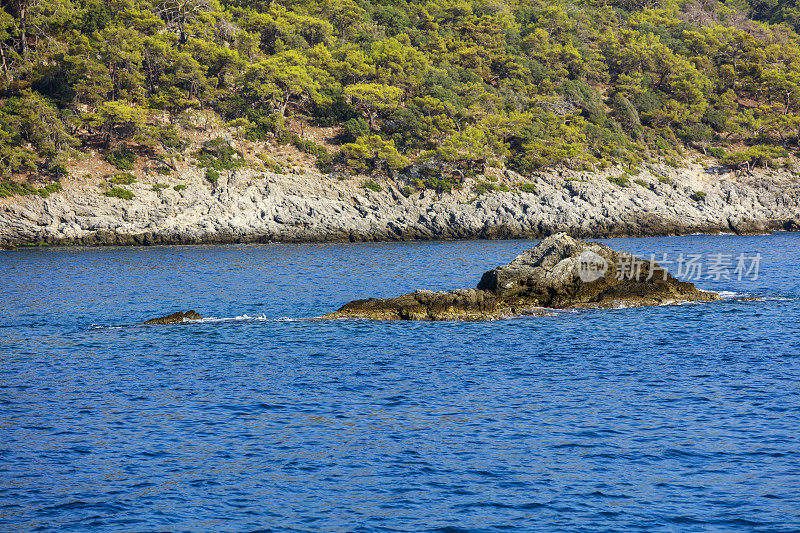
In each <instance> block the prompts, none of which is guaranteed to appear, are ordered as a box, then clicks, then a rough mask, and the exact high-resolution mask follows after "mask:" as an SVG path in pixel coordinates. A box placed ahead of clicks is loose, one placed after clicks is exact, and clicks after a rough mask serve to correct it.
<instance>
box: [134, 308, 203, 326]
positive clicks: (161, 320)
mask: <svg viewBox="0 0 800 533" xmlns="http://www.w3.org/2000/svg"><path fill="white" fill-rule="evenodd" d="M201 318H203V317H202V316H200V315H199V314H198V313H197V312H196V311H186V312H185V313H184V312H183V311H178V312H177V313H172V314H171V315H167V316H162V317H158V318H151V319H150V320H148V321H146V322H143V323H142V324H143V325H144V324H179V323H181V322H183V321H184V320H200V319H201Z"/></svg>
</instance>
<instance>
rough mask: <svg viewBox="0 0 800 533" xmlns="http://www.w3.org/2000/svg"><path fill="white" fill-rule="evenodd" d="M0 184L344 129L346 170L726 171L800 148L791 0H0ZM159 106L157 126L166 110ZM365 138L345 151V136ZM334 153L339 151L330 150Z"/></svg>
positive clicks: (799, 12)
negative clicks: (173, 152) (188, 149)
mask: <svg viewBox="0 0 800 533" xmlns="http://www.w3.org/2000/svg"><path fill="white" fill-rule="evenodd" d="M0 6H2V9H0V73H1V74H2V75H0V177H8V176H10V175H13V174H15V173H24V172H40V173H42V172H43V173H51V174H54V175H58V174H59V173H60V172H63V165H64V161H65V160H66V158H68V157H69V156H70V155H71V154H73V153H74V151H75V150H80V149H81V148H82V147H86V146H88V145H89V144H94V145H97V146H100V147H101V149H102V150H108V151H110V150H113V149H114V148H115V147H116V146H117V145H118V144H119V143H149V144H150V145H151V146H156V145H159V144H160V145H161V146H163V147H167V146H168V145H169V146H173V147H174V146H179V145H180V142H179V139H177V138H176V131H177V130H175V129H174V128H172V129H170V128H169V127H166V126H165V125H164V120H163V117H164V116H166V117H168V120H169V121H170V122H171V121H174V120H175V119H176V118H177V117H179V116H180V115H181V114H182V113H184V112H186V111H188V110H194V109H203V110H212V111H213V112H215V113H217V114H219V115H221V117H222V119H223V120H224V121H225V122H226V123H228V124H232V125H234V126H235V127H236V128H237V131H241V134H242V135H248V136H251V137H253V138H257V139H264V138H267V137H270V136H271V137H274V138H276V139H278V140H280V139H283V138H285V134H286V131H285V119H287V118H290V119H294V120H302V121H304V122H311V123H315V124H318V125H336V126H340V127H341V131H342V150H341V152H340V154H338V158H335V161H334V162H335V163H337V164H340V165H342V166H345V167H346V166H351V167H352V168H354V169H357V170H362V171H363V170H368V169H372V170H373V171H381V170H383V171H388V170H393V169H398V168H401V167H402V166H404V165H408V164H410V163H411V162H414V161H421V162H422V161H424V162H425V164H434V163H438V164H441V165H442V168H448V169H451V170H452V171H454V172H456V171H457V172H460V173H463V172H465V171H470V172H472V171H478V172H479V171H480V170H481V169H482V168H484V167H485V166H487V165H489V166H508V167H511V168H514V169H516V170H519V171H522V172H529V171H532V170H535V169H539V168H545V167H550V166H554V165H563V166H567V167H571V168H589V167H597V166H600V167H602V166H607V165H609V164H611V163H617V162H621V163H625V164H635V163H638V162H640V161H642V160H657V159H660V158H673V157H676V156H679V155H681V154H683V153H684V150H685V149H686V148H690V149H695V150H701V151H703V152H705V153H707V154H709V155H714V156H715V157H718V158H719V159H720V161H721V164H727V165H730V166H737V167H738V166H741V165H747V166H748V168H749V166H750V165H751V164H753V165H755V164H769V162H770V161H772V158H774V157H778V156H780V157H783V154H789V153H793V152H796V151H797V150H798V149H799V148H800V36H799V35H798V31H800V4H799V3H798V2H797V1H795V0H729V1H722V0H501V1H497V0H421V1H417V0H415V1H410V0H392V1H391V2H377V1H373V0H317V1H314V2H311V1H308V0H0ZM157 117H160V118H159V119H158V120H157V119H156V118H157ZM347 141H350V142H347ZM328 162H329V163H330V161H328Z"/></svg>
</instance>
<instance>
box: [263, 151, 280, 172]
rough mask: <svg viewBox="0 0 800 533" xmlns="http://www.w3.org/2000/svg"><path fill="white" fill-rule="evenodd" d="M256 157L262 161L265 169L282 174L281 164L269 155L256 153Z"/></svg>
mask: <svg viewBox="0 0 800 533" xmlns="http://www.w3.org/2000/svg"><path fill="white" fill-rule="evenodd" d="M258 158H259V159H260V160H261V161H262V162H263V163H264V167H266V169H267V170H269V171H271V172H274V173H275V174H283V173H284V172H285V170H284V169H283V165H281V164H280V163H278V162H277V161H275V160H274V159H272V158H271V157H269V156H268V155H267V154H263V153H262V154H258Z"/></svg>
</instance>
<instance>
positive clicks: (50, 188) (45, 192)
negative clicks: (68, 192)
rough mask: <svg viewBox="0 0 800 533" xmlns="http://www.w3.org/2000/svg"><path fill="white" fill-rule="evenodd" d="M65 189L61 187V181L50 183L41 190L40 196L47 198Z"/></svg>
mask: <svg viewBox="0 0 800 533" xmlns="http://www.w3.org/2000/svg"><path fill="white" fill-rule="evenodd" d="M62 190H64V188H63V187H62V186H61V182H60V181H54V182H53V183H48V184H47V185H45V186H44V187H43V188H41V189H39V191H38V192H39V196H41V197H42V198H47V197H48V196H50V195H51V194H53V193H54V192H61V191H62Z"/></svg>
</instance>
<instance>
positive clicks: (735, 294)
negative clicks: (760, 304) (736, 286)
mask: <svg viewBox="0 0 800 533" xmlns="http://www.w3.org/2000/svg"><path fill="white" fill-rule="evenodd" d="M717 294H719V295H720V297H721V298H724V299H725V300H729V299H731V298H742V297H746V296H747V293H744V292H734V291H717Z"/></svg>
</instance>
